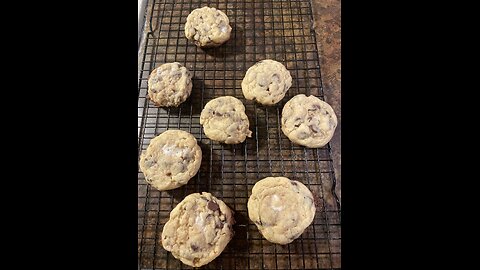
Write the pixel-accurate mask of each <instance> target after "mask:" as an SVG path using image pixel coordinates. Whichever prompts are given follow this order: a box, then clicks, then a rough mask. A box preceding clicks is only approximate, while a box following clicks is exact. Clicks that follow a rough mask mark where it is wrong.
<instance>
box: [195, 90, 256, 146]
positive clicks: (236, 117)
mask: <svg viewBox="0 0 480 270" xmlns="http://www.w3.org/2000/svg"><path fill="white" fill-rule="evenodd" d="M200 124H201V125H203V131H204V132H205V135H207V137H208V138H210V139H211V140H214V141H219V142H223V143H226V144H236V143H241V142H243V141H244V140H245V139H246V137H251V136H252V131H250V130H249V129H248V127H249V125H250V123H249V122H248V117H247V115H246V114H245V106H243V103H242V102H241V101H240V100H238V99H237V98H234V97H232V96H224V97H218V98H215V99H212V100H210V101H209V102H208V103H207V104H205V107H204V108H203V110H202V113H201V114H200Z"/></svg>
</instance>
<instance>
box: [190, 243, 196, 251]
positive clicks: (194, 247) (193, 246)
mask: <svg viewBox="0 0 480 270" xmlns="http://www.w3.org/2000/svg"><path fill="white" fill-rule="evenodd" d="M190 247H191V248H192V250H193V251H197V250H198V247H197V246H196V245H194V244H192V245H191V246H190Z"/></svg>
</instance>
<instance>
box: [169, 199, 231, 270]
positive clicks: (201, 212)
mask: <svg viewBox="0 0 480 270" xmlns="http://www.w3.org/2000/svg"><path fill="white" fill-rule="evenodd" d="M234 223H235V220H234V218H233V212H232V210H230V208H228V206H227V205H226V204H225V203H224V202H222V201H221V200H219V199H217V198H215V197H214V196H212V194H210V193H207V192H202V194H200V193H193V194H190V195H188V196H187V197H185V199H183V200H182V201H181V202H180V203H179V204H178V205H177V206H176V207H175V208H174V209H173V210H172V212H171V213H170V219H169V220H168V221H167V223H166V224H165V226H164V227H163V231H162V245H163V248H165V249H166V250H167V251H170V252H171V253H172V255H173V256H174V257H175V258H177V259H179V260H181V261H182V262H183V263H184V264H187V265H190V266H192V267H200V266H202V265H205V264H207V263H209V262H211V261H212V260H214V259H215V258H216V257H218V255H220V253H222V251H223V250H224V249H225V247H226V246H227V244H228V242H230V240H231V239H232V237H233V228H232V225H233V224H234Z"/></svg>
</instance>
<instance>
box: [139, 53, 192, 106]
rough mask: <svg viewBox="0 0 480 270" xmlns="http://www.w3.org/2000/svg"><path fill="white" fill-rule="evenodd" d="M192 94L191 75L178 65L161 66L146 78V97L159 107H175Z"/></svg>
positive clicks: (174, 63) (175, 63)
mask: <svg viewBox="0 0 480 270" xmlns="http://www.w3.org/2000/svg"><path fill="white" fill-rule="evenodd" d="M191 92H192V74H191V73H190V71H189V70H188V69H187V68H186V67H184V66H182V65H181V64H180V63H177V62H173V63H166V64H163V65H161V66H159V67H157V68H156V69H154V70H153V71H152V73H150V75H149V77H148V97H149V98H150V100H151V101H152V102H153V103H155V105H157V106H159V107H177V106H178V105H180V104H181V103H182V102H184V101H185V100H186V99H187V98H188V97H189V96H190V94H191Z"/></svg>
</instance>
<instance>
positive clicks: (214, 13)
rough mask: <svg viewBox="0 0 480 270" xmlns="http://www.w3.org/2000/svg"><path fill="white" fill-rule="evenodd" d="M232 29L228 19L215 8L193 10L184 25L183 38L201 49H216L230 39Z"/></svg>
mask: <svg viewBox="0 0 480 270" xmlns="http://www.w3.org/2000/svg"><path fill="white" fill-rule="evenodd" d="M231 32H232V27H231V26H230V22H229V20H228V17H227V15H226V14H225V13H223V12H222V11H220V10H218V9H216V8H210V7H202V8H197V9H195V10H193V11H192V12H191V13H190V14H189V15H188V17H187V22H186V23H185V36H186V37H187V39H189V40H192V41H193V42H194V43H195V45H197V46H198V47H202V48H211V47H217V46H220V45H222V44H223V43H225V42H226V41H227V40H228V39H229V38H230V33H231Z"/></svg>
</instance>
